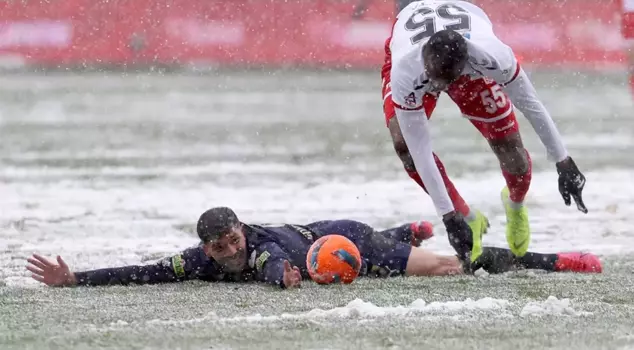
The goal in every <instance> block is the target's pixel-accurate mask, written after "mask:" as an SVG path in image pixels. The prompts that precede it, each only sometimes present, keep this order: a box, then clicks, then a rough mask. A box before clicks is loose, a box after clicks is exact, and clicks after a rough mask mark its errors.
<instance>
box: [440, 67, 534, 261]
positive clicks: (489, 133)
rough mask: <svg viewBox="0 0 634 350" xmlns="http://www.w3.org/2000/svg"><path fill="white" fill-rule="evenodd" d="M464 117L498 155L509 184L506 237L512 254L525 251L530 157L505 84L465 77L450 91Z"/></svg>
mask: <svg viewBox="0 0 634 350" xmlns="http://www.w3.org/2000/svg"><path fill="white" fill-rule="evenodd" d="M447 93H448V94H449V96H450V97H451V99H452V100H453V101H454V102H455V103H456V104H457V105H458V107H459V108H460V110H461V111H462V114H463V115H464V117H465V118H467V119H469V120H470V121H471V123H472V124H473V125H474V126H475V127H476V128H477V129H478V130H479V131H480V133H481V134H482V135H483V136H484V137H485V138H486V139H487V141H488V142H489V145H490V146H491V149H492V150H493V152H494V153H495V155H496V156H497V158H498V160H499V162H500V167H501V169H502V174H503V175H504V179H505V180H506V185H507V187H506V188H505V189H504V190H503V191H502V198H503V203H504V207H505V210H506V219H507V226H506V239H507V241H508V244H509V247H510V248H511V251H512V252H513V254H515V255H517V256H522V255H524V254H526V251H527V250H528V245H529V243H530V226H529V222H528V212H527V210H526V207H525V206H524V197H525V196H526V193H527V192H528V189H529V187H530V183H531V174H532V171H531V158H530V155H529V154H528V151H526V149H525V148H524V144H523V143H522V138H521V136H520V133H519V125H518V124H517V120H516V119H515V113H514V112H513V105H512V103H511V101H510V100H509V98H508V97H507V96H506V94H505V93H504V91H503V90H502V87H501V86H500V85H498V84H497V83H495V82H494V81H492V80H490V79H486V78H475V79H474V78H472V77H470V76H462V77H460V78H459V79H458V80H457V81H456V82H454V83H452V84H451V85H450V86H449V89H448V91H447Z"/></svg>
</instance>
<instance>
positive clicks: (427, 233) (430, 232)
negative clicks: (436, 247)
mask: <svg viewBox="0 0 634 350" xmlns="http://www.w3.org/2000/svg"><path fill="white" fill-rule="evenodd" d="M409 227H410V229H411V230H412V238H411V240H410V243H411V245H412V246H414V247H420V244H421V243H422V242H423V241H424V240H427V239H430V238H432V237H433V236H434V225H432V223H431V222H429V221H416V222H412V223H411V224H410V226H409Z"/></svg>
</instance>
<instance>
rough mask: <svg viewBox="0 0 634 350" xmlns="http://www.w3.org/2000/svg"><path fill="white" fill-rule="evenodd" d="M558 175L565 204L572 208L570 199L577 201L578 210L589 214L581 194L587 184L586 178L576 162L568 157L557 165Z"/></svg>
mask: <svg viewBox="0 0 634 350" xmlns="http://www.w3.org/2000/svg"><path fill="white" fill-rule="evenodd" d="M557 174H559V193H561V197H562V198H563V199H564V204H566V205H567V206H570V197H572V199H574V200H575V203H576V204H577V209H579V211H581V212H583V213H584V214H587V213H588V209H587V208H586V205H585V204H583V199H582V198H581V192H582V191H583V186H585V184H586V178H585V176H583V174H582V173H581V172H580V171H579V169H578V168H577V165H576V164H575V161H574V160H572V158H570V157H568V158H566V159H565V160H563V161H561V162H559V163H557Z"/></svg>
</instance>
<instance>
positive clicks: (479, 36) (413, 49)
mask: <svg viewBox="0 0 634 350" xmlns="http://www.w3.org/2000/svg"><path fill="white" fill-rule="evenodd" d="M442 29H453V30H455V31H457V32H459V33H462V34H463V35H464V36H465V38H466V39H467V47H468V50H469V64H468V65H467V66H466V67H465V70H464V71H463V74H469V75H474V76H487V77H489V78H491V79H493V80H495V81H496V82H497V83H498V84H500V85H502V86H504V85H506V84H508V83H509V82H511V81H512V80H513V79H514V78H515V77H516V76H517V74H518V72H519V69H518V64H517V60H516V59H515V55H514V54H513V50H512V49H511V48H510V47H508V46H507V45H505V44H504V43H503V42H501V41H500V40H499V39H498V38H497V37H496V36H495V34H494V33H493V25H492V24H491V21H490V20H489V17H488V16H487V15H486V14H485V13H484V11H482V10H481V9H480V8H479V7H477V6H475V5H473V4H471V3H468V2H465V1H443V0H428V1H417V2H413V3H411V4H410V5H409V6H407V7H406V8H404V9H403V11H401V12H400V13H399V14H398V16H397V20H396V23H395V25H394V29H393V32H392V40H391V42H390V50H391V53H392V72H391V83H392V99H393V100H394V102H395V103H396V105H398V106H400V107H401V108H406V109H415V108H420V107H421V106H422V98H423V95H424V94H425V93H426V92H434V91H432V87H431V85H430V84H429V80H428V79H427V76H426V74H425V70H424V63H423V57H422V52H423V49H422V47H423V44H424V43H425V42H427V40H429V38H430V37H431V36H432V35H433V34H434V33H435V32H436V31H438V30H442Z"/></svg>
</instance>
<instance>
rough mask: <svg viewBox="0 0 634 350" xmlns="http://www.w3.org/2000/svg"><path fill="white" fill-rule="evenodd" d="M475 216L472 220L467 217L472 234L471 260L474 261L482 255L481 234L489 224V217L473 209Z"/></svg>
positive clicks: (485, 231)
mask: <svg viewBox="0 0 634 350" xmlns="http://www.w3.org/2000/svg"><path fill="white" fill-rule="evenodd" d="M474 212H475V218H474V219H473V220H468V219H467V224H468V225H469V227H470V228H471V232H472V234H473V249H471V262H472V263H473V262H475V260H476V259H477V258H479V257H480V255H482V235H484V234H485V233H487V230H488V229H489V227H490V226H491V225H490V224H489V219H487V217H486V216H484V214H482V213H481V212H480V211H479V210H475V211H474Z"/></svg>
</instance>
